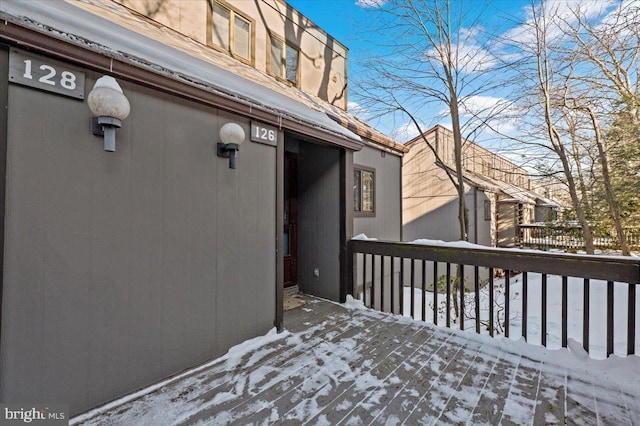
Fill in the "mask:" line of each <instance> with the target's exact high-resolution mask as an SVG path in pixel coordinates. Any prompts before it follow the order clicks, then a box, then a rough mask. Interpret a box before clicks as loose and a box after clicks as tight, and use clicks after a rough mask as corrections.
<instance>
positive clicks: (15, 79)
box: [9, 49, 85, 99]
mask: <svg viewBox="0 0 640 426" xmlns="http://www.w3.org/2000/svg"><path fill="white" fill-rule="evenodd" d="M84 80H85V75H84V72H83V71H80V70H79V69H77V68H75V67H71V66H69V65H67V64H65V63H64V62H60V61H56V60H53V59H50V58H47V57H45V56H40V55H36V54H34V53H31V52H25V51H21V50H18V49H11V52H10V53H9V81H10V82H12V83H15V84H20V85H22V86H28V87H32V88H34V89H40V90H44V91H47V92H53V93H57V94H59V95H64V96H69V97H72V98H76V99H84Z"/></svg>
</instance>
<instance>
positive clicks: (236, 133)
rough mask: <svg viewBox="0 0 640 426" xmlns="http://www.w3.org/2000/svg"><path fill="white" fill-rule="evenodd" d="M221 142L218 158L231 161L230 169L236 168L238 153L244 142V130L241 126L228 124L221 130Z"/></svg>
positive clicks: (219, 143) (218, 148)
mask: <svg viewBox="0 0 640 426" xmlns="http://www.w3.org/2000/svg"><path fill="white" fill-rule="evenodd" d="M220 140H221V141H222V142H218V145H217V151H218V157H223V158H228V159H229V168H230V169H235V168H236V151H238V149H239V146H240V144H241V143H242V142H243V141H244V130H243V129H242V127H241V126H240V125H239V124H236V123H227V124H225V125H224V126H222V127H221V128H220Z"/></svg>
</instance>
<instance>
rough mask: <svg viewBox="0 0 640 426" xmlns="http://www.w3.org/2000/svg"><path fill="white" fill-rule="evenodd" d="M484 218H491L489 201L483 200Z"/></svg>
mask: <svg viewBox="0 0 640 426" xmlns="http://www.w3.org/2000/svg"><path fill="white" fill-rule="evenodd" d="M484 220H491V201H490V200H484Z"/></svg>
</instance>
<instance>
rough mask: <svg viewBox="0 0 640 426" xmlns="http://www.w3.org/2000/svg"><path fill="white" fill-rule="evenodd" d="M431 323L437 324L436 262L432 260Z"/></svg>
mask: <svg viewBox="0 0 640 426" xmlns="http://www.w3.org/2000/svg"><path fill="white" fill-rule="evenodd" d="M425 262H426V261H425ZM425 305H426V303H425ZM433 323H434V324H435V325H438V262H433Z"/></svg>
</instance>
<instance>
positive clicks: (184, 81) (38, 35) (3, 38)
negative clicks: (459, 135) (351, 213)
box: [0, 18, 362, 151]
mask: <svg viewBox="0 0 640 426" xmlns="http://www.w3.org/2000/svg"><path fill="white" fill-rule="evenodd" d="M0 27H1V28H2V31H1V32H0V43H2V42H4V43H7V44H10V43H13V44H15V45H17V46H19V47H21V48H29V49H34V50H37V51H39V52H41V53H45V54H49V55H52V56H55V57H57V58H58V59H62V60H66V61H69V62H73V63H75V64H78V65H81V66H84V67H86V68H88V69H92V70H94V71H98V72H106V73H109V74H110V75H112V76H115V77H118V78H122V79H124V80H127V81H130V82H132V83H135V84H139V85H141V86H145V87H148V88H151V89H155V90H158V91H161V92H164V93H170V94H173V95H176V96H179V97H182V98H186V99H190V100H193V101H195V102H198V103H202V104H205V105H209V106H212V107H215V108H219V109H222V110H225V111H228V112H231V113H236V114H240V115H244V116H247V117H250V118H252V119H256V120H260V121H262V122H264V123H267V124H271V125H274V126H278V127H280V128H283V129H286V130H289V131H291V132H293V133H296V134H298V135H301V136H305V137H309V138H312V139H315V140H319V141H322V142H325V143H328V144H331V145H335V146H339V147H342V148H347V149H351V150H356V151H357V150H360V149H361V148H362V143H361V142H357V141H353V140H350V139H348V138H346V137H344V136H342V135H339V134H336V133H333V132H330V131H328V130H326V129H324V128H322V127H320V126H313V125H309V123H305V122H303V121H301V120H298V119H295V118H294V117H291V116H286V115H280V114H277V113H274V112H273V111H270V110H267V109H263V108H260V106H258V105H255V104H252V103H250V102H249V101H247V100H243V99H240V98H238V97H234V96H233V95H232V94H224V93H220V92H215V93H214V92H213V89H212V88H210V87H208V86H206V85H205V84H204V83H201V82H197V81H193V80H189V79H188V78H187V77H186V76H173V75H169V74H168V73H164V74H163V70H161V69H152V67H153V64H146V63H142V62H141V61H139V60H136V58H127V59H128V60H123V59H122V58H114V57H111V56H108V52H104V51H95V50H91V49H89V48H88V46H80V45H76V44H73V43H71V42H69V41H68V40H63V39H60V38H57V37H55V35H54V34H50V33H48V32H47V29H46V28H38V30H35V29H34V28H29V27H25V26H22V25H19V24H16V23H14V22H11V21H9V20H7V19H5V18H2V21H1V22H0ZM156 68H158V67H156Z"/></svg>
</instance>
